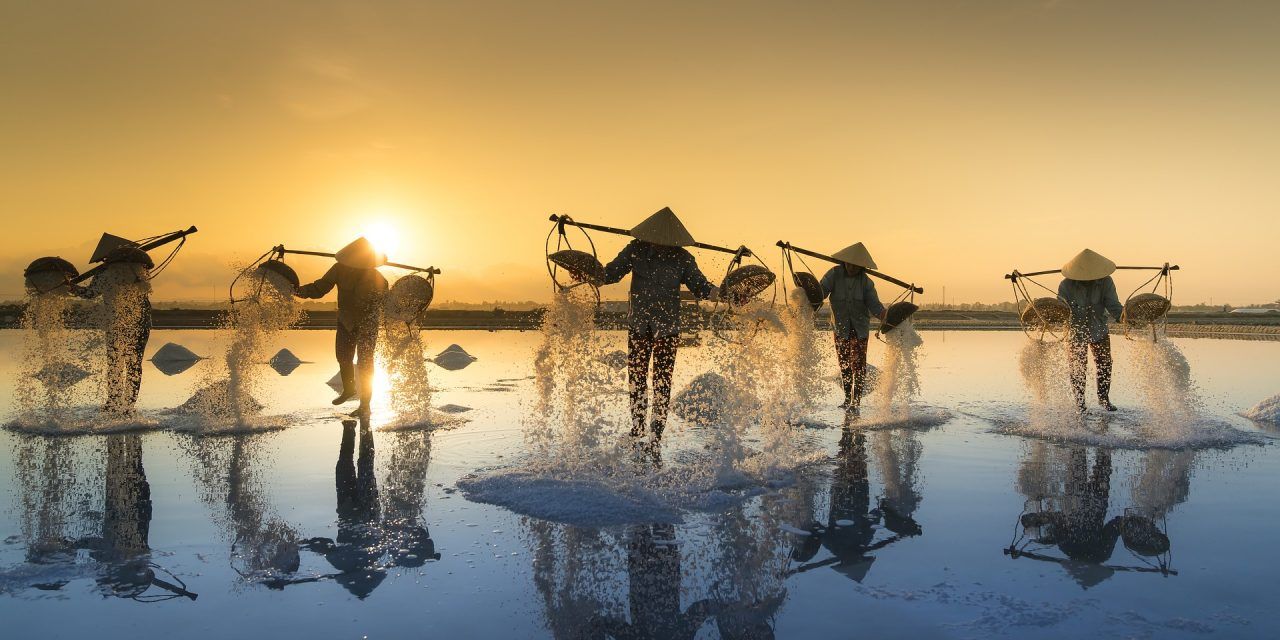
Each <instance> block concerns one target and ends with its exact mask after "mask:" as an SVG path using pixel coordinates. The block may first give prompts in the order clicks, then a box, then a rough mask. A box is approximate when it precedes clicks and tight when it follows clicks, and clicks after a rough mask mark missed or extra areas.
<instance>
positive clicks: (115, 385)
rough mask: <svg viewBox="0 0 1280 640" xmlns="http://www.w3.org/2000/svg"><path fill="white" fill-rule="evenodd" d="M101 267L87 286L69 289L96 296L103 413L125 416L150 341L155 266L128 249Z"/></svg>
mask: <svg viewBox="0 0 1280 640" xmlns="http://www.w3.org/2000/svg"><path fill="white" fill-rule="evenodd" d="M103 263H104V264H105V265H106V268H105V269H104V270H103V271H102V272H100V273H98V274H97V275H95V276H94V277H93V280H92V281H90V283H89V286H87V287H81V286H77V285H71V287H70V288H71V292H72V293H73V294H75V295H77V296H79V297H81V298H99V299H101V301H102V306H101V309H100V312H99V319H100V326H101V327H102V331H103V340H104V342H105V344H106V350H107V363H106V378H107V384H106V390H107V398H106V402H105V403H104V404H103V411H104V412H106V413H109V414H113V415H125V414H128V413H130V412H132V411H133V408H134V404H135V403H136V402H137V400H138V391H139V390H140V389H141V388H142V355H143V352H144V351H146V349H147V341H148V340H149V339H150V338H151V270H152V269H154V268H155V263H154V262H153V261H152V260H151V256H149V255H147V252H146V251H143V250H142V249H139V248H137V247H135V246H132V245H128V246H122V247H117V248H116V249H114V250H112V251H110V252H108V253H107V254H106V256H105V257H104V258H103Z"/></svg>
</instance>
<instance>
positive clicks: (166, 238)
mask: <svg viewBox="0 0 1280 640" xmlns="http://www.w3.org/2000/svg"><path fill="white" fill-rule="evenodd" d="M197 231H199V229H197V228H196V227H195V225H191V226H190V227H187V228H186V229H183V230H182V231H174V232H173V233H169V234H165V235H163V236H160V237H159V238H156V239H155V240H152V241H151V242H148V243H146V244H140V245H138V248H139V249H141V250H143V251H150V250H152V249H155V248H157V247H163V246H164V245H166V244H169V243H170V242H173V241H175V240H181V239H183V238H185V237H187V236H189V235H191V234H193V233H195V232H197ZM106 268H107V265H106V263H103V264H100V265H98V266H96V267H94V268H92V269H90V270H88V271H86V272H84V273H82V274H80V275H78V276H76V277H74V278H72V279H71V281H70V283H71V284H80V283H81V282H84V281H85V280H88V279H89V278H92V277H93V276H96V275H98V274H99V273H102V272H103V270H105V269H106Z"/></svg>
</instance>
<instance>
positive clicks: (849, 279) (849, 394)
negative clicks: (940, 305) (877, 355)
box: [822, 242, 885, 412]
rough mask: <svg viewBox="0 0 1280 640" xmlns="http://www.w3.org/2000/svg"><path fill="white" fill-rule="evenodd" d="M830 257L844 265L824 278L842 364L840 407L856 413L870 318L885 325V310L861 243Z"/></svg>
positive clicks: (863, 385)
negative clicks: (842, 388)
mask: <svg viewBox="0 0 1280 640" xmlns="http://www.w3.org/2000/svg"><path fill="white" fill-rule="evenodd" d="M831 257H833V258H835V259H837V260H839V261H841V262H843V263H844V264H840V265H836V266H834V267H832V268H831V269H830V270H829V271H827V273H826V275H824V276H822V295H823V297H829V298H830V299H831V315H832V320H833V321H832V329H833V330H834V332H835V340H836V358H837V359H838V360H839V361H840V383H841V384H842V385H843V386H844V403H843V404H842V405H841V406H842V407H844V408H845V409H846V410H848V411H851V412H856V411H857V410H858V403H859V402H860V401H861V400H862V395H863V393H865V392H866V379H867V343H868V342H869V341H870V338H871V317H872V316H875V317H877V318H879V319H880V321H881V322H883V321H884V314H885V309H884V305H883V304H881V303H880V297H879V296H878V295H877V294H876V285H875V283H873V282H871V278H870V277H869V276H868V275H867V269H875V268H876V263H875V261H874V260H872V259H871V253H869V252H868V251H867V248H866V247H864V246H862V243H861V242H859V243H857V244H855V245H852V246H849V247H845V248H844V249H841V250H840V251H839V252H837V253H836V254H835V255H833V256H831Z"/></svg>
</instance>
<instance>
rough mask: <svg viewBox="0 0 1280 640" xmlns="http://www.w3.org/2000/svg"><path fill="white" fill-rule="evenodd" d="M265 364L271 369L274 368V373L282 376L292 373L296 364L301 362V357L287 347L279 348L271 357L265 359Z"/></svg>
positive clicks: (296, 366)
mask: <svg viewBox="0 0 1280 640" xmlns="http://www.w3.org/2000/svg"><path fill="white" fill-rule="evenodd" d="M267 364H268V365H270V366H271V368H272V369H275V372H276V373H278V374H280V375H282V376H287V375H289V374H291V373H293V372H294V370H295V369H297V368H298V365H301V364H303V361H302V359H301V358H299V357H298V356H296V355H294V353H293V352H292V351H290V350H288V349H281V350H279V351H277V352H276V354H275V355H274V356H271V359H270V360H268V361H267Z"/></svg>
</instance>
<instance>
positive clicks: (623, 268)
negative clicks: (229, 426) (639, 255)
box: [604, 240, 639, 284]
mask: <svg viewBox="0 0 1280 640" xmlns="http://www.w3.org/2000/svg"><path fill="white" fill-rule="evenodd" d="M637 242H639V241H638V240H632V241H631V242H628V243H627V246H625V247H623V248H622V251H619V252H618V255H617V257H615V258H614V259H613V260H610V261H609V264H607V265H605V267H604V283H605V284H614V283H616V282H618V281H620V280H622V279H623V278H625V277H626V276H627V274H628V273H631V266H632V264H633V263H634V262H635V253H636V243H637Z"/></svg>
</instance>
